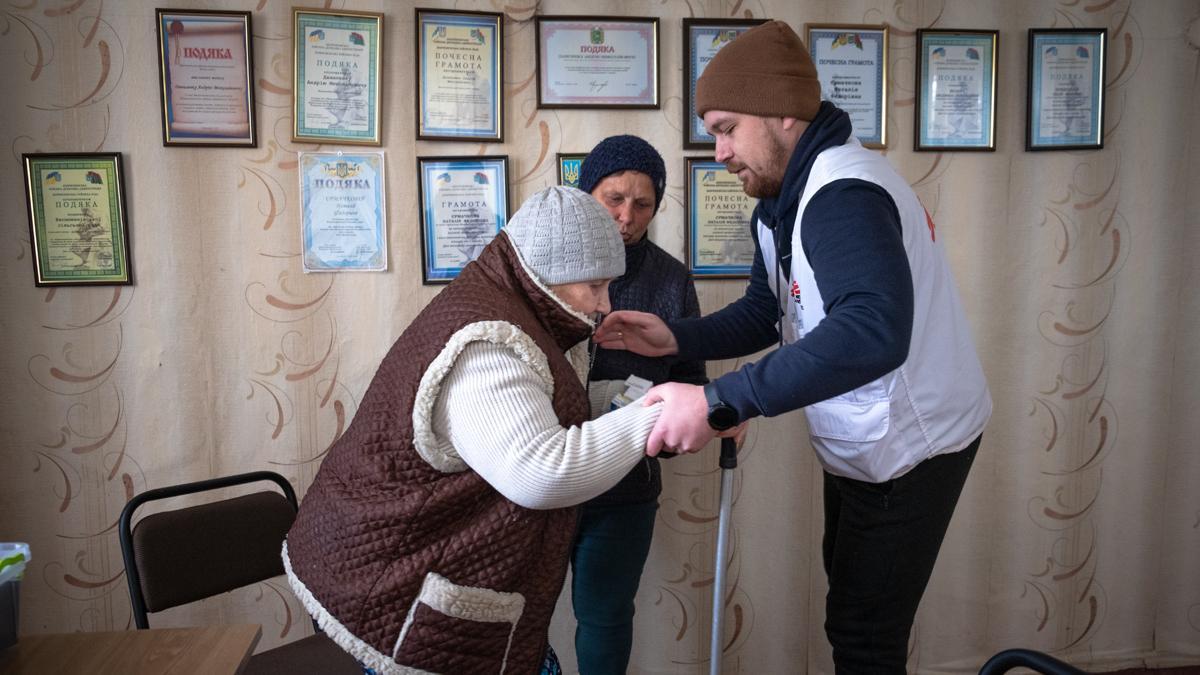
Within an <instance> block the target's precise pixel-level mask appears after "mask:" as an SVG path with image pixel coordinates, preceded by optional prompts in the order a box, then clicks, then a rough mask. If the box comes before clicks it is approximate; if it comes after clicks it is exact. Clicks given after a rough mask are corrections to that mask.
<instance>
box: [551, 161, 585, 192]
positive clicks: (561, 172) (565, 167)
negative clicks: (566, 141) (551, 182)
mask: <svg viewBox="0 0 1200 675" xmlns="http://www.w3.org/2000/svg"><path fill="white" fill-rule="evenodd" d="M585 157H587V153H586V152H585V153H583V154H579V153H570V152H560V153H558V155H557V158H558V184H559V185H565V186H567V187H573V188H578V187H579V175H580V172H581V171H582V170H583V160H584V158H585Z"/></svg>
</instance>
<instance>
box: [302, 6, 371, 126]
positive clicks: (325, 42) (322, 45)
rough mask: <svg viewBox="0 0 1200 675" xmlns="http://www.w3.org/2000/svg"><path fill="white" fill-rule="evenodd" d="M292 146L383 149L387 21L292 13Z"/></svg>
mask: <svg viewBox="0 0 1200 675" xmlns="http://www.w3.org/2000/svg"><path fill="white" fill-rule="evenodd" d="M292 42H293V44H292V78H293V82H292V140H293V141H297V142H308V143H348V144H353V145H379V144H380V134H379V128H380V121H379V108H380V100H381V98H382V96H383V91H382V88H381V84H380V82H381V79H382V78H381V73H380V71H381V63H380V59H381V54H382V53H383V15H382V14H376V13H373V12H351V11H349V10H338V11H336V12H335V11H330V10H324V9H309V8H304V7H294V8H292Z"/></svg>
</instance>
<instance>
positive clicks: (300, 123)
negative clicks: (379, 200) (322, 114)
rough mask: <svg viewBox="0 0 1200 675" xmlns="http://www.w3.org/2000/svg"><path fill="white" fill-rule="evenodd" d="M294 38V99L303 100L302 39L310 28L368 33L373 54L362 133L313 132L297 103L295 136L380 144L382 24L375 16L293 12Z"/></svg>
mask: <svg viewBox="0 0 1200 675" xmlns="http://www.w3.org/2000/svg"><path fill="white" fill-rule="evenodd" d="M296 11H297V14H296V35H295V36H293V39H294V40H295V42H296V44H295V52H296V53H295V54H294V61H295V69H296V75H295V85H294V86H295V87H296V89H297V91H296V92H295V94H294V95H295V96H296V97H297V100H299V101H303V99H304V82H305V79H304V67H305V66H304V45H305V44H306V43H305V41H304V39H303V36H305V35H308V29H309V28H310V27H311V28H318V29H319V28H336V29H339V30H349V31H356V32H358V31H361V32H363V33H367V34H368V35H369V36H370V37H369V40H370V44H371V48H372V49H373V50H374V53H373V54H372V55H371V59H370V61H371V65H370V73H368V77H367V128H366V129H365V130H363V131H348V130H342V129H313V128H310V127H308V126H307V125H306V123H305V120H304V106H303V105H301V104H297V105H295V106H294V108H295V111H294V114H295V116H296V131H295V135H296V137H297V138H300V139H301V140H315V141H330V142H342V143H371V144H375V145H378V144H379V50H380V47H381V46H382V45H381V44H380V42H379V38H380V34H379V27H380V25H381V23H382V20H380V19H379V18H377V17H373V16H350V15H347V16H335V15H332V14H328V13H324V12H322V11H321V10H315V9H314V10H312V11H313V13H311V14H310V13H308V11H307V10H302V9H298V10H296Z"/></svg>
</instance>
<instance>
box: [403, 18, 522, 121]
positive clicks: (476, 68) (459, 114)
mask: <svg viewBox="0 0 1200 675" xmlns="http://www.w3.org/2000/svg"><path fill="white" fill-rule="evenodd" d="M414 15H415V19H416V20H415V22H414V23H415V24H416V31H417V36H416V37H417V39H416V49H417V55H416V69H417V76H416V81H417V88H416V95H417V140H443V141H477V142H478V141H482V142H495V143H499V142H502V141H503V140H504V95H503V92H504V15H503V14H496V13H491V12H458V11H440V10H435V9H421V8H417V9H416V10H414Z"/></svg>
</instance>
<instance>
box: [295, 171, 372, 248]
mask: <svg viewBox="0 0 1200 675" xmlns="http://www.w3.org/2000/svg"><path fill="white" fill-rule="evenodd" d="M339 164H341V165H343V166H347V167H350V166H352V165H355V164H361V165H365V166H366V167H367V168H368V169H369V170H370V171H372V172H373V173H374V179H375V184H374V186H372V188H371V197H372V200H373V203H372V210H373V211H374V219H375V231H374V233H373V235H374V236H373V238H374V241H373V242H372V243H373V246H372V248H371V250H369V251H363V252H362V253H363V254H364V255H363V256H362V257H361V258H357V259H345V260H327V259H324V258H322V257H320V256H318V255H317V254H316V252H315V242H314V240H313V232H314V230H315V229H317V228H318V227H319V226H318V225H316V223H314V218H313V208H312V206H313V205H312V199H313V198H314V197H315V196H317V194H318V192H319V191H321V190H330V189H339V188H337V187H332V188H327V187H321V188H318V187H317V186H313V185H309V184H308V182H307V180H308V178H309V174H308V170H309V168H311V167H312V166H317V165H320V166H330V167H332V168H333V172H332V174H331V177H333V178H337V177H339V175H340V176H342V177H345V172H344V170H341V171H340V170H339V166H338V165H339ZM298 172H299V174H300V197H301V204H300V207H301V208H300V213H301V218H302V220H303V222H302V223H301V232H302V241H301V244H302V245H303V246H304V253H303V268H304V271H305V272H382V271H384V270H386V269H387V207H386V205H385V203H384V189H385V185H386V184H387V178H386V176H385V175H384V164H383V153H382V152H370V153H362V154H346V153H341V152H328V153H326V152H303V153H300V160H299V169H298Z"/></svg>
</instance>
